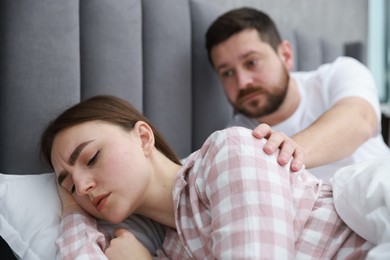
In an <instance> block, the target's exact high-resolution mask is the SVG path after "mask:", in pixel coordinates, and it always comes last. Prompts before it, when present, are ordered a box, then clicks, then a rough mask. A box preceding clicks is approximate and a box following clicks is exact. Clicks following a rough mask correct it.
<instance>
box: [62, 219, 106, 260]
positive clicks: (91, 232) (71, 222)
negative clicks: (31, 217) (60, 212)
mask: <svg viewBox="0 0 390 260" xmlns="http://www.w3.org/2000/svg"><path fill="white" fill-rule="evenodd" d="M61 225H62V227H61V229H62V234H61V236H60V237H59V238H58V239H57V241H56V243H57V246H58V248H59V250H58V253H57V259H63V260H92V259H93V260H108V258H107V257H106V256H105V254H104V253H103V252H104V249H105V248H106V239H105V236H104V235H103V233H101V232H99V231H98V229H97V226H96V221H95V219H93V218H91V217H90V216H87V215H84V214H81V213H77V212H75V213H72V214H67V215H66V216H64V218H63V219H62V222H61Z"/></svg>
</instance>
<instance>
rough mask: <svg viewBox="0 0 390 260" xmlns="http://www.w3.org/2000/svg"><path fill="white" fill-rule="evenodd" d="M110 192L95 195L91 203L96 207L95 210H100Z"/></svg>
mask: <svg viewBox="0 0 390 260" xmlns="http://www.w3.org/2000/svg"><path fill="white" fill-rule="evenodd" d="M110 195H111V193H106V194H103V195H100V196H97V197H96V198H94V199H93V201H92V204H93V205H94V206H95V207H96V209H97V210H101V209H102V208H103V207H104V205H105V204H106V202H107V199H108V197H109V196H110Z"/></svg>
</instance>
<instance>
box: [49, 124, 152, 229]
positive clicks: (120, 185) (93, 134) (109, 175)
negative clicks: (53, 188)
mask: <svg viewBox="0 0 390 260" xmlns="http://www.w3.org/2000/svg"><path fill="white" fill-rule="evenodd" d="M138 123H140V122H138ZM138 123H137V124H136V126H135V127H134V128H133V129H132V130H131V131H126V130H124V129H123V128H121V127H119V126H117V125H114V124H111V123H107V122H102V121H91V122H86V123H82V124H79V125H76V126H73V127H70V128H68V129H65V130H63V131H61V132H60V133H59V134H58V135H57V136H56V137H55V140H54V142H53V147H52V153H51V159H52V163H53V166H54V171H55V173H56V176H57V178H58V181H59V183H60V185H61V186H62V187H64V188H65V189H66V190H68V191H69V192H71V193H72V194H73V196H74V198H75V199H76V201H77V202H78V203H79V204H80V206H81V207H82V208H84V209H85V210H86V211H87V212H89V213H90V214H92V215H93V216H95V217H97V218H100V219H105V220H107V221H110V222H113V223H118V222H121V221H122V220H123V219H125V218H126V217H127V216H129V215H130V214H131V213H133V212H134V211H135V210H136V209H137V207H138V206H139V205H140V204H141V203H142V201H143V199H144V194H145V191H146V188H147V186H148V183H149V178H150V170H149V169H150V167H149V166H148V163H149V162H148V160H147V153H146V151H145V149H144V142H145V138H146V139H147V137H144V136H142V133H141V132H142V131H139V130H140V128H139V125H138ZM142 123H143V122H142ZM141 125H142V124H141ZM141 127H142V126H141Z"/></svg>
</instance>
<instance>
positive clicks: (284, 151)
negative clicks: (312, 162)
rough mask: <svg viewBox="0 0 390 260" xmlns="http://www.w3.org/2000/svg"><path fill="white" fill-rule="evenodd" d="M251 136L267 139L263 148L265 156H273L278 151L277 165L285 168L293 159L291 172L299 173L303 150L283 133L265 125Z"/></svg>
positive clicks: (302, 161)
mask: <svg viewBox="0 0 390 260" xmlns="http://www.w3.org/2000/svg"><path fill="white" fill-rule="evenodd" d="M253 136H254V137H256V138H258V139H261V138H266V139H268V140H267V142H266V143H265V145H264V148H263V149H264V152H265V153H266V154H273V153H275V152H276V151H278V148H279V149H280V153H279V155H278V163H279V164H280V165H281V166H285V165H286V164H287V163H288V162H289V161H290V159H291V158H293V160H292V162H291V167H290V168H291V170H292V171H299V170H300V169H301V168H302V167H303V164H304V159H305V152H304V150H303V148H302V147H300V146H299V145H298V144H297V143H295V141H294V140H292V139H291V138H290V137H288V136H287V135H286V134H285V133H282V132H276V131H273V130H272V128H271V127H270V126H269V125H267V124H260V125H258V126H257V127H256V128H255V129H254V130H253Z"/></svg>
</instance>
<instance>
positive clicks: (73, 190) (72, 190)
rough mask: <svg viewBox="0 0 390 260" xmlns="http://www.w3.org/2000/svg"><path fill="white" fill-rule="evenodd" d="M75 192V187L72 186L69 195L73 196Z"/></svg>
mask: <svg viewBox="0 0 390 260" xmlns="http://www.w3.org/2000/svg"><path fill="white" fill-rule="evenodd" d="M75 191H76V185H72V187H71V188H70V193H71V194H73V193H75Z"/></svg>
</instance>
